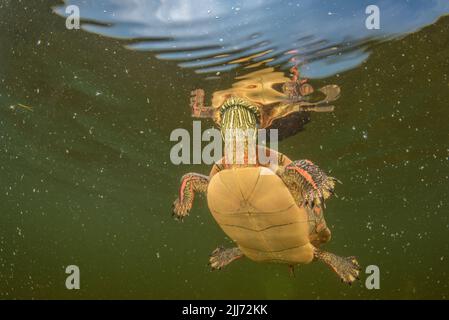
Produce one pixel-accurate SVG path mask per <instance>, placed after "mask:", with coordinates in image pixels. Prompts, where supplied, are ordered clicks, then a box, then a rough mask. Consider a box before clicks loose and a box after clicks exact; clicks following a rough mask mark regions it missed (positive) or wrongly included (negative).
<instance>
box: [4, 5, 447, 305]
mask: <svg viewBox="0 0 449 320" xmlns="http://www.w3.org/2000/svg"><path fill="white" fill-rule="evenodd" d="M22 2H24V1H22ZM56 3H57V2H56V1H55V4H56ZM50 4H52V2H49V1H36V2H28V3H27V4H26V5H25V4H24V3H10V5H9V6H5V7H3V8H2V10H0V142H1V149H0V298H2V299H11V298H19V299H24V298H35V299H46V298H50V299H54V298H63V299H82V298H87V299H100V298H101V299H113V298H124V299H128V298H142V299H183V298H184V299H205V298H208V299H243V298H246V299H251V298H255V299H265V298H269V299H329V298H337V299H350V298H354V299H391V298H396V299H403V298H412V299H415V298H426V299H427V298H436V299H447V298H448V296H449V286H448V285H449V255H448V252H449V243H448V235H449V216H448V212H449V205H448V196H449V195H448V188H447V186H448V175H449V167H448V165H449V158H448V157H449V155H448V151H449V146H448V141H449V140H448V138H449V135H448V134H449V130H448V117H449V108H448V107H449V105H448V103H449V77H448V73H449V37H448V34H449V17H443V18H441V19H440V20H439V21H438V22H437V23H435V24H433V25H431V26H429V27H426V28H425V29H423V30H421V31H419V32H417V33H414V34H411V35H408V36H406V37H404V38H403V39H400V40H395V41H389V42H385V43H382V44H380V45H378V46H377V47H376V48H375V50H374V52H373V54H372V55H371V57H370V58H369V59H368V61H367V62H365V63H364V64H362V65H361V66H360V67H358V68H356V69H353V70H350V71H347V72H344V73H341V74H339V75H336V76H333V77H331V78H327V79H325V80H314V81H313V84H314V85H316V86H320V85H323V84H332V83H335V84H338V85H339V86H340V87H341V89H342V96H341V98H340V99H339V100H338V101H337V103H336V110H335V112H334V113H331V114H324V113H320V114H313V115H312V121H311V122H310V123H309V124H307V126H306V130H305V131H303V132H301V133H299V134H298V135H296V136H294V137H290V138H288V139H286V140H284V141H282V142H280V144H279V149H280V151H281V152H283V153H285V154H286V155H288V156H289V157H290V158H291V159H303V158H308V159H311V160H313V161H314V162H316V163H317V164H319V165H320V166H321V167H322V168H323V169H324V170H326V171H328V172H331V173H332V175H333V176H335V177H337V178H339V179H340V180H341V181H342V182H343V184H342V185H339V186H338V188H337V194H338V195H339V198H333V199H331V200H330V201H328V203H327V211H326V219H327V222H328V225H329V227H330V228H331V230H332V232H333V234H332V236H333V237H332V240H331V242H330V243H329V244H328V245H326V249H328V250H330V251H332V252H335V253H338V254H340V255H344V256H348V255H355V256H357V258H358V260H359V262H360V264H361V265H362V267H366V266H368V265H377V266H379V268H380V272H381V280H380V281H381V282H380V289H379V290H368V289H366V288H365V278H366V275H365V274H364V273H362V275H361V281H358V282H356V283H355V284H354V285H353V286H352V287H349V286H347V285H345V284H342V283H340V281H339V279H338V278H337V277H336V275H335V274H334V273H332V272H331V271H330V270H328V267H327V266H325V265H324V264H321V263H312V264H309V265H305V266H300V267H298V268H297V270H296V277H295V278H292V277H291V276H290V275H289V272H288V268H287V267H286V266H285V265H275V264H272V265H271V264H257V263H255V262H252V261H249V260H245V259H243V260H241V261H236V262H234V263H232V264H231V265H230V266H228V267H227V268H226V269H224V270H222V271H219V272H210V271H209V267H208V266H207V261H208V256H209V254H210V253H211V251H212V250H213V249H215V248H216V247H217V246H218V245H225V246H231V244H230V241H229V239H226V238H225V235H224V233H223V232H222V231H221V229H220V228H219V226H218V225H217V224H216V223H215V221H214V220H213V218H212V216H211V214H210V213H209V211H208V209H207V205H206V202H205V199H204V198H202V199H199V198H198V199H197V201H196V203H195V205H194V209H193V211H192V213H191V215H190V216H189V217H188V218H187V219H186V220H185V221H184V222H183V223H178V222H176V221H174V220H173V219H172V217H171V204H172V202H173V200H174V199H175V198H176V195H177V188H178V184H179V178H180V177H181V176H182V174H184V173H186V172H189V171H195V172H200V173H204V174H206V173H208V172H209V170H210V168H209V167H208V166H206V165H192V166H187V165H182V166H175V165H173V164H172V163H171V162H170V157H169V156H170V149H171V147H172V146H173V143H172V142H170V141H169V136H170V133H171V131H172V130H173V129H175V128H179V127H184V128H187V129H191V127H192V119H191V117H190V110H189V107H188V99H189V93H190V91H191V90H192V89H194V88H197V87H203V88H204V89H205V90H206V92H212V91H214V90H220V89H223V88H228V87H229V86H231V84H232V82H233V74H232V73H230V74H224V75H223V76H222V79H221V80H220V81H215V82H213V81H205V80H204V77H203V76H201V75H198V74H195V73H194V71H193V70H191V69H181V68H179V67H177V66H176V64H175V63H173V62H165V61H160V60H157V59H156V58H155V57H154V56H153V55H152V54H149V53H145V52H136V51H131V50H127V49H125V48H123V41H117V40H111V39H108V38H104V37H101V36H98V35H94V34H89V33H86V32H83V31H70V30H66V29H65V28H64V19H61V17H58V16H56V15H55V14H53V13H52V12H51V9H50V8H51V6H50ZM24 7H26V9H24ZM18 104H22V105H23V106H18ZM24 106H26V107H24ZM28 107H29V108H28ZM212 125H213V123H212V122H211V121H209V122H208V121H204V122H203V128H204V127H207V126H209V127H210V126H212ZM71 264H75V265H77V266H79V267H80V270H81V289H80V290H74V291H69V290H67V289H66V288H65V279H66V276H67V275H66V274H65V267H66V266H67V265H71Z"/></svg>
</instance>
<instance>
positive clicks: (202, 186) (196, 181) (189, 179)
mask: <svg viewBox="0 0 449 320" xmlns="http://www.w3.org/2000/svg"><path fill="white" fill-rule="evenodd" d="M208 184H209V177H208V176H205V175H202V174H199V173H187V174H185V175H184V176H183V177H182V178H181V187H180V188H179V196H178V199H176V200H175V201H174V202H173V216H174V217H175V218H176V219H178V220H182V219H183V218H184V217H185V216H187V215H188V214H189V212H190V210H191V209H192V206H193V199H194V198H195V193H196V192H202V193H205V192H206V191H207V186H208Z"/></svg>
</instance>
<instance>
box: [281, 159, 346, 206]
mask: <svg viewBox="0 0 449 320" xmlns="http://www.w3.org/2000/svg"><path fill="white" fill-rule="evenodd" d="M277 174H278V176H279V177H280V178H281V179H282V180H283V181H284V183H285V185H286V186H287V187H288V188H289V190H290V192H291V194H292V195H293V197H294V198H295V200H296V201H297V203H298V205H299V206H306V207H309V208H311V209H314V208H316V207H320V208H322V207H325V203H324V200H325V199H327V198H329V197H330V196H331V195H332V194H334V188H335V182H337V181H338V180H337V179H335V178H333V177H328V176H327V175H326V174H325V173H324V172H323V171H322V170H321V169H320V168H319V167H318V166H317V165H315V164H314V163H313V162H312V161H310V160H297V161H293V162H292V163H290V164H288V165H287V166H285V167H281V168H279V169H278V171H277Z"/></svg>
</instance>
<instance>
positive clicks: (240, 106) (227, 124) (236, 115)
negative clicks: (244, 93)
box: [219, 97, 260, 139]
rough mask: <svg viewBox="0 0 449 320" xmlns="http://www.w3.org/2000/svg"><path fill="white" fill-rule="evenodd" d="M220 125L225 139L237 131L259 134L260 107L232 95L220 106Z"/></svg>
mask: <svg viewBox="0 0 449 320" xmlns="http://www.w3.org/2000/svg"><path fill="white" fill-rule="evenodd" d="M219 115H220V127H221V135H222V137H223V139H225V138H226V137H229V136H234V135H235V133H237V132H253V133H254V135H256V134H257V129H258V126H259V122H260V121H259V120H260V112H259V108H258V107H257V106H255V105H252V104H251V103H249V102H248V101H246V100H243V99H241V98H237V97H231V98H229V99H228V100H226V102H225V103H224V104H223V105H222V106H221V107H220V110H219Z"/></svg>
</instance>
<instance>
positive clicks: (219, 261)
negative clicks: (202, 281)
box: [209, 247, 243, 270]
mask: <svg viewBox="0 0 449 320" xmlns="http://www.w3.org/2000/svg"><path fill="white" fill-rule="evenodd" d="M241 257H243V253H242V251H241V250H240V249H239V248H237V247H235V248H229V249H225V248H223V247H218V248H217V249H215V250H214V251H212V253H211V255H210V257H209V265H210V267H211V269H212V270H220V269H221V268H223V267H225V266H227V265H228V264H230V263H231V262H232V261H234V260H237V259H239V258H241Z"/></svg>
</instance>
